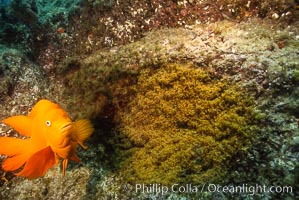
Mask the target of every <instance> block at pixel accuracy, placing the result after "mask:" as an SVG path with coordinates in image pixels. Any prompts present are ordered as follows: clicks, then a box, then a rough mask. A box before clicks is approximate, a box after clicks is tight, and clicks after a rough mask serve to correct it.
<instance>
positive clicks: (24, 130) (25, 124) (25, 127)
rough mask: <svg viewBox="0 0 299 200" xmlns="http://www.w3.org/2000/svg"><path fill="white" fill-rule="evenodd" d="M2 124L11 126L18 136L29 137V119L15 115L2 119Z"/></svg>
mask: <svg viewBox="0 0 299 200" xmlns="http://www.w3.org/2000/svg"><path fill="white" fill-rule="evenodd" d="M2 122H3V123H4V124H7V125H9V126H11V127H12V128H13V129H15V130H16V131H17V132H18V133H19V134H21V135H24V136H27V137H29V136H30V135H31V124H32V122H31V119H30V118H29V117H27V116H24V115H17V116H13V117H8V118H6V119H3V120H2Z"/></svg>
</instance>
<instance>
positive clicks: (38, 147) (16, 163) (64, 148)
mask: <svg viewBox="0 0 299 200" xmlns="http://www.w3.org/2000/svg"><path fill="white" fill-rule="evenodd" d="M2 122H3V123H5V124H7V125H9V126H11V127H13V128H14V129H15V130H16V131H18V132H19V133H20V134H21V135H23V136H27V137H28V138H27V139H25V140H23V139H20V138H13V137H0V154H4V155H7V156H8V158H7V159H6V160H5V161H4V162H3V163H2V168H3V170H4V171H15V170H17V169H19V168H21V167H22V166H24V167H23V169H22V170H21V171H20V172H18V173H16V175H17V176H23V177H27V178H29V179H33V178H38V177H41V176H44V175H45V174H46V172H47V171H48V169H49V168H51V167H52V166H54V165H55V164H57V163H58V162H59V160H60V158H61V159H63V161H62V174H63V175H64V174H65V170H66V168H67V165H68V161H69V160H73V161H76V162H80V159H79V158H78V156H77V155H76V150H77V146H78V144H79V145H80V146H81V147H83V148H84V149H86V148H87V147H86V146H84V145H83V142H84V141H85V140H86V139H87V138H88V137H89V136H90V135H91V134H92V132H93V130H94V129H93V127H92V125H91V123H90V122H89V120H86V119H83V120H78V121H76V122H72V121H71V119H70V118H69V117H68V115H67V113H66V112H65V111H64V110H63V109H62V108H61V107H60V106H59V105H57V104H55V103H52V102H51V101H48V100H40V101H39V102H37V104H36V105H35V106H34V107H33V108H32V111H31V112H30V113H29V114H28V116H24V115H18V116H14V117H9V118H6V119H4V120H3V121H2Z"/></svg>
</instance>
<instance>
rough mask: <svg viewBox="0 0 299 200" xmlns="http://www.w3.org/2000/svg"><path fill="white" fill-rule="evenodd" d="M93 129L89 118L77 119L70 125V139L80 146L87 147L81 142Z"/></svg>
mask: <svg viewBox="0 0 299 200" xmlns="http://www.w3.org/2000/svg"><path fill="white" fill-rule="evenodd" d="M93 131H94V129H93V127H92V124H91V123H90V121H89V120H87V119H81V120H78V121H76V122H74V123H73V125H72V139H73V140H75V141H77V142H78V144H79V145H80V146H81V147H82V148H84V149H87V146H85V145H84V144H83V142H84V141H85V140H86V139H87V138H88V137H89V136H90V135H91V134H92V132H93Z"/></svg>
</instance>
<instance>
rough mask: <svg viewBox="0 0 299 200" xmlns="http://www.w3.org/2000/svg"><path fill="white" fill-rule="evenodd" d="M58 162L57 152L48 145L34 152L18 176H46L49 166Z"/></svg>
mask: <svg viewBox="0 0 299 200" xmlns="http://www.w3.org/2000/svg"><path fill="white" fill-rule="evenodd" d="M55 164H56V159H55V154H54V152H53V151H52V149H51V148H50V147H49V146H48V147H46V148H44V149H42V150H40V151H38V152H36V153H35V154H33V155H32V156H31V157H30V158H29V159H28V160H27V162H26V164H25V166H24V168H23V170H22V171H21V172H19V173H17V174H16V175H17V176H23V177H27V178H29V179H34V178H38V177H41V176H44V175H45V174H46V172H47V171H48V169H49V168H51V167H52V166H53V165H55Z"/></svg>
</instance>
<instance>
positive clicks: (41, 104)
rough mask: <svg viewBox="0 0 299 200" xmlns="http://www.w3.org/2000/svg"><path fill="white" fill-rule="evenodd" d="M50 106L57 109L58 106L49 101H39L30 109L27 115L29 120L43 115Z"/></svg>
mask: <svg viewBox="0 0 299 200" xmlns="http://www.w3.org/2000/svg"><path fill="white" fill-rule="evenodd" d="M52 106H54V107H57V106H58V105H57V104H55V103H52V102H51V101H49V100H46V99H42V100H39V101H38V102H37V103H36V104H35V105H34V106H33V108H32V110H31V111H30V113H29V114H28V117H30V118H35V117H36V116H38V115H39V114H41V113H43V114H45V113H46V111H47V110H48V109H49V108H51V107H52Z"/></svg>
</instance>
